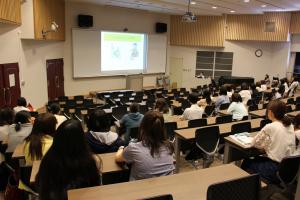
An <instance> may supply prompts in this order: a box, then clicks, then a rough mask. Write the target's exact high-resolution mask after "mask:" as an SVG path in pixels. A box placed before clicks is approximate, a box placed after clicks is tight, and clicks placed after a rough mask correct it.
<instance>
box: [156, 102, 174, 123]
mask: <svg viewBox="0 0 300 200" xmlns="http://www.w3.org/2000/svg"><path fill="white" fill-rule="evenodd" d="M154 110H155V111H158V112H160V113H162V114H163V116H164V120H165V121H169V119H170V117H171V116H172V111H171V109H170V107H169V105H168V104H167V102H166V100H165V99H164V98H158V99H157V101H156V103H155V107H154Z"/></svg>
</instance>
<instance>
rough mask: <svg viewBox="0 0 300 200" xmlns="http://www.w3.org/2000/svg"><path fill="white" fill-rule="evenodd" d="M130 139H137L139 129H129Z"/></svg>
mask: <svg viewBox="0 0 300 200" xmlns="http://www.w3.org/2000/svg"><path fill="white" fill-rule="evenodd" d="M129 136H130V139H138V137H139V127H134V128H131V129H130V131H129Z"/></svg>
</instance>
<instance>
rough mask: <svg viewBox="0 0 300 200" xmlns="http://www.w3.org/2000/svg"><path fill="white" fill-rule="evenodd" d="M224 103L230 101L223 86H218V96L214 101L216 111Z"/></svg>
mask: <svg viewBox="0 0 300 200" xmlns="http://www.w3.org/2000/svg"><path fill="white" fill-rule="evenodd" d="M224 103H230V100H229V97H228V96H227V90H226V88H225V87H224V86H222V87H221V88H220V93H219V97H218V98H217V101H216V104H215V105H216V111H217V112H218V111H219V110H220V106H221V105H222V104H224Z"/></svg>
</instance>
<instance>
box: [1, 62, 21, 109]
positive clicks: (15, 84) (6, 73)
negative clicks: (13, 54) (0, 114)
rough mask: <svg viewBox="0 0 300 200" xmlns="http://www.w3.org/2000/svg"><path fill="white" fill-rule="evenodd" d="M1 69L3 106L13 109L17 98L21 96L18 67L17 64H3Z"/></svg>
mask: <svg viewBox="0 0 300 200" xmlns="http://www.w3.org/2000/svg"><path fill="white" fill-rule="evenodd" d="M1 68H2V73H3V88H4V89H3V92H4V98H3V99H4V105H6V106H9V107H15V106H16V105H17V100H18V98H19V97H20V96H21V88H20V79H19V65H18V63H10V64H3V65H2V67H1ZM0 82H1V81H0ZM0 88H1V86H0Z"/></svg>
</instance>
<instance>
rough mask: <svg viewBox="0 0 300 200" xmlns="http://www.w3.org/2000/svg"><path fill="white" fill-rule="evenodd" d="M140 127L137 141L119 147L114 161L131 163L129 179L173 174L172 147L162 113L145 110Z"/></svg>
mask: <svg viewBox="0 0 300 200" xmlns="http://www.w3.org/2000/svg"><path fill="white" fill-rule="evenodd" d="M140 129H141V132H140V138H139V142H137V143H130V144H129V145H128V146H127V147H125V148H124V147H120V149H119V151H118V152H117V154H116V161H117V162H126V163H128V164H131V171H130V180H131V181H132V180H140V179H145V178H152V177H158V176H165V175H170V174H173V171H174V169H175V167H174V164H173V156H172V154H173V152H174V148H173V145H172V143H171V142H170V141H169V140H168V138H167V134H166V132H165V129H164V118H163V116H162V114H161V113H159V112H157V111H149V112H147V113H146V114H145V116H144V118H143V120H142V123H141V127H140Z"/></svg>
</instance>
